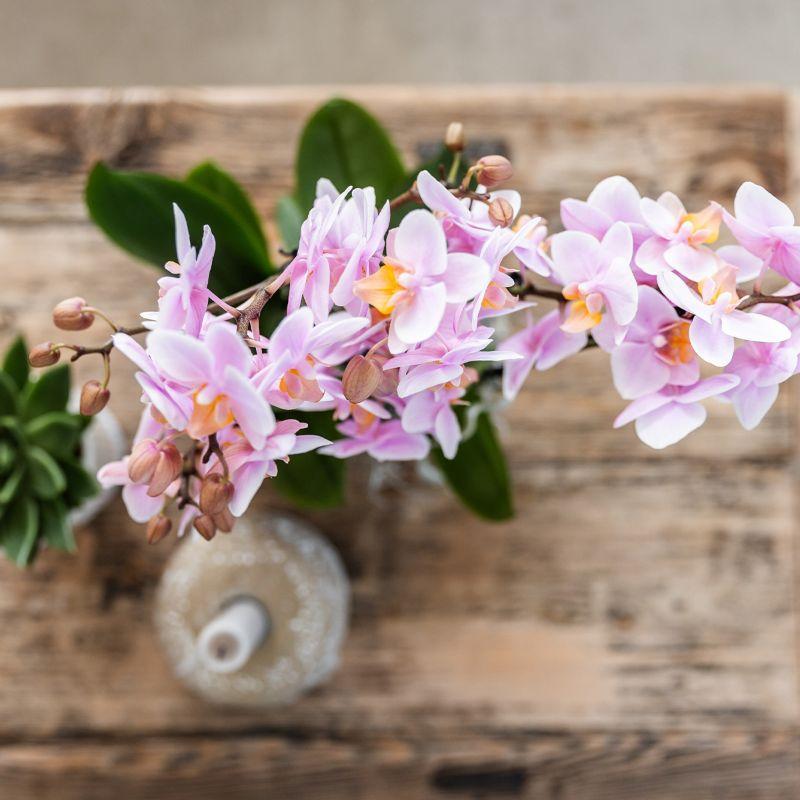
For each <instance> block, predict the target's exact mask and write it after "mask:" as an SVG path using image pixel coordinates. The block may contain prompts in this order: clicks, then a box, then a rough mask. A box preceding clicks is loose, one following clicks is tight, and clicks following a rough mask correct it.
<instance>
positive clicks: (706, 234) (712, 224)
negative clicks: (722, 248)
mask: <svg viewBox="0 0 800 800" xmlns="http://www.w3.org/2000/svg"><path fill="white" fill-rule="evenodd" d="M686 222H688V223H689V224H690V225H691V226H692V232H691V240H692V243H693V244H714V242H716V241H717V239H718V238H719V226H720V223H721V222H722V210H721V209H720V207H719V206H717V205H715V204H714V203H709V204H708V205H707V206H706V207H705V208H704V209H703V210H702V211H698V212H697V213H696V214H684V215H683V216H682V217H681V218H680V221H679V222H678V228H679V229H680V227H681V226H682V225H683V224H684V223H686Z"/></svg>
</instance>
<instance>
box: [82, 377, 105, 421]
mask: <svg viewBox="0 0 800 800" xmlns="http://www.w3.org/2000/svg"><path fill="white" fill-rule="evenodd" d="M109 397H111V392H109V391H108V389H106V388H104V387H103V386H102V385H101V383H100V381H86V383H84V384H83V389H81V403H80V412H81V414H83V416H84V417H91V416H94V415H95V414H98V413H99V412H101V411H102V410H103V409H104V408H105V407H106V405H107V404H108V398H109Z"/></svg>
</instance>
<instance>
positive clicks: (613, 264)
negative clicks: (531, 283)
mask: <svg viewBox="0 0 800 800" xmlns="http://www.w3.org/2000/svg"><path fill="white" fill-rule="evenodd" d="M632 256H633V236H632V234H631V232H630V229H629V228H628V226H627V225H626V224H625V223H624V222H615V223H614V224H613V225H612V226H611V227H610V228H609V229H608V232H607V233H606V234H605V236H603V239H602V241H600V242H598V241H597V239H595V238H594V237H593V236H590V235H589V234H588V233H583V232H582V231H564V232H563V233H559V234H556V235H555V236H554V237H553V239H552V258H553V267H554V273H555V276H556V277H557V279H558V280H559V282H560V283H561V284H562V285H563V286H564V288H563V290H562V294H563V295H564V298H565V299H566V300H568V301H569V303H568V305H567V315H566V318H565V319H564V320H563V322H562V324H561V328H562V330H564V331H566V332H567V333H580V332H582V331H589V330H591V332H592V337H593V338H594V340H595V341H596V342H597V343H598V344H599V345H600V347H602V348H603V349H605V350H611V349H613V348H614V347H615V346H617V345H619V343H620V342H621V341H622V340H623V339H624V338H625V332H626V330H627V326H628V325H629V324H630V323H631V321H632V320H633V318H634V316H635V315H636V306H637V303H638V300H639V294H638V289H637V286H636V279H635V278H634V276H633V272H632V271H631V258H632Z"/></svg>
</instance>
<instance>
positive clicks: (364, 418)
mask: <svg viewBox="0 0 800 800" xmlns="http://www.w3.org/2000/svg"><path fill="white" fill-rule="evenodd" d="M352 415H353V420H355V423H356V425H358V430H359V432H361V433H365V432H366V431H367V430H369V429H370V428H371V427H372V425H374V424H375V422H376V421H377V419H378V417H377V416H375V414H373V413H372V412H371V411H367V410H366V409H365V408H362V407H361V406H356V405H354V406H352Z"/></svg>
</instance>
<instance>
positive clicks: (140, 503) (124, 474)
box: [97, 405, 164, 522]
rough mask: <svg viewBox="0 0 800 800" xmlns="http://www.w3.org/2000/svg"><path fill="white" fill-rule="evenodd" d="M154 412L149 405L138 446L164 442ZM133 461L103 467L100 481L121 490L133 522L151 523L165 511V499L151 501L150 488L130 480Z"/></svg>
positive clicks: (98, 474) (140, 430) (136, 437)
mask: <svg viewBox="0 0 800 800" xmlns="http://www.w3.org/2000/svg"><path fill="white" fill-rule="evenodd" d="M151 412H152V409H151V407H150V406H149V405H148V406H146V407H145V409H144V411H143V412H142V416H141V419H140V420H139V427H138V429H137V431H136V435H135V436H134V438H133V444H134V445H136V444H138V443H139V442H141V441H143V440H144V439H160V438H161V436H162V435H163V433H164V426H163V425H162V424H161V423H160V422H158V421H157V420H156V419H155V417H154V416H153V414H152V413H151ZM129 458H130V456H125V457H124V458H123V459H122V460H121V461H111V462H109V463H108V464H106V465H105V466H103V467H101V468H100V471H99V472H98V473H97V480H98V482H99V483H100V485H101V486H102V487H103V488H108V487H110V486H121V487H122V500H123V502H124V503H125V508H126V509H127V511H128V514H129V516H130V518H131V519H132V520H133V521H134V522H147V521H148V520H149V519H150V518H151V517H153V516H155V515H156V514H158V512H159V511H161V509H162V507H163V505H164V497H163V496H162V495H159V496H157V497H151V496H150V495H149V494H148V493H147V490H148V486H147V484H143V483H134V482H133V481H132V480H131V479H130V476H129V475H128V460H129Z"/></svg>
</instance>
